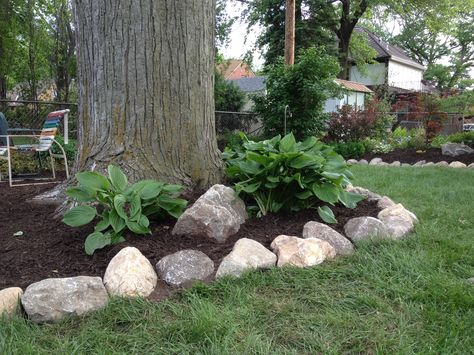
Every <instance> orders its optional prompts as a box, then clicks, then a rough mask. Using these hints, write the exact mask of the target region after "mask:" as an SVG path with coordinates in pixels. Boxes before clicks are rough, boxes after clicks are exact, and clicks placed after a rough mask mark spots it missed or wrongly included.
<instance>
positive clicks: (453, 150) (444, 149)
mask: <svg viewBox="0 0 474 355" xmlns="http://www.w3.org/2000/svg"><path fill="white" fill-rule="evenodd" d="M471 153H474V149H472V148H471V147H469V146H467V145H465V144H462V143H446V144H443V145H441V154H442V155H449V156H451V157H458V156H460V155H464V154H471Z"/></svg>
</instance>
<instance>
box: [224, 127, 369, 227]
mask: <svg viewBox="0 0 474 355" xmlns="http://www.w3.org/2000/svg"><path fill="white" fill-rule="evenodd" d="M241 138H242V145H241V146H237V147H235V148H234V149H230V148H226V150H225V151H224V153H223V158H224V160H225V162H226V174H227V176H228V177H229V178H230V179H231V180H233V181H234V183H235V184H234V188H235V190H236V191H237V193H238V194H243V195H245V196H246V197H247V198H248V199H250V200H253V201H255V203H256V206H254V207H253V208H254V209H256V210H257V215H265V214H267V213H268V212H278V211H280V210H282V209H287V210H291V211H298V210H300V209H305V208H315V209H317V211H318V213H319V216H320V217H321V219H322V220H324V221H325V222H327V223H336V222H337V221H336V219H335V217H334V213H333V212H332V210H331V208H330V206H333V205H335V204H336V203H338V202H339V203H342V204H343V205H344V206H346V207H348V208H355V207H356V205H357V202H359V201H360V200H362V199H363V197H362V196H360V195H358V194H354V193H350V192H347V191H345V189H344V188H345V187H346V186H347V185H348V184H350V179H351V178H352V174H351V172H350V171H349V170H348V169H347V165H346V162H345V160H344V158H342V157H341V156H340V155H339V154H337V153H335V152H334V151H333V149H332V148H331V147H329V146H327V145H324V144H323V143H321V142H320V141H319V140H317V139H316V138H314V137H310V138H308V139H306V140H305V141H304V142H296V141H295V137H294V136H293V134H292V133H290V134H288V135H286V136H285V137H283V138H281V136H276V137H274V138H272V139H270V140H265V141H261V142H253V141H250V140H248V139H247V137H246V136H245V135H244V134H241Z"/></svg>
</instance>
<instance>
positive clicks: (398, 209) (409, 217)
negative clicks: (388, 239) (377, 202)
mask: <svg viewBox="0 0 474 355" xmlns="http://www.w3.org/2000/svg"><path fill="white" fill-rule="evenodd" d="M377 217H378V219H379V220H381V221H382V222H383V223H384V224H385V226H386V227H387V230H388V231H389V233H390V235H391V236H392V238H393V239H401V238H403V237H405V236H406V235H407V234H409V233H410V232H412V231H413V228H414V223H415V222H418V219H417V218H416V216H415V215H414V214H413V213H411V212H410V211H408V210H407V209H406V208H405V207H403V205H402V204H400V203H399V204H396V205H393V206H390V207H387V208H385V209H383V210H382V211H380V212H379V214H378V215H377Z"/></svg>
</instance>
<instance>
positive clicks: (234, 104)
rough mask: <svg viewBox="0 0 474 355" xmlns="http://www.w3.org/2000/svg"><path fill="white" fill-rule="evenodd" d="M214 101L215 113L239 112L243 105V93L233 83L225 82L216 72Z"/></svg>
mask: <svg viewBox="0 0 474 355" xmlns="http://www.w3.org/2000/svg"><path fill="white" fill-rule="evenodd" d="M214 101H215V107H216V110H217V111H232V112H237V111H240V110H241V108H242V107H243V106H244V104H245V93H244V92H243V91H242V90H240V89H239V87H238V86H237V85H235V84H234V83H233V82H231V81H228V80H225V79H224V77H223V76H222V74H220V73H218V72H217V71H216V73H215V85H214Z"/></svg>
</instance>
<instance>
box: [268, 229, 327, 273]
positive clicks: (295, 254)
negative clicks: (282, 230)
mask: <svg viewBox="0 0 474 355" xmlns="http://www.w3.org/2000/svg"><path fill="white" fill-rule="evenodd" d="M271 248H272V250H273V251H274V252H275V253H276V254H277V255H278V263H277V265H278V266H279V267H281V266H284V265H293V266H297V267H309V266H314V265H318V264H321V263H322V262H323V261H324V260H326V259H331V258H334V257H335V256H336V250H335V249H334V247H333V246H332V245H331V244H329V243H328V242H326V241H324V240H320V239H317V238H308V239H302V238H298V237H291V236H288V235H279V236H278V237H276V238H275V239H274V240H273V242H272V244H271Z"/></svg>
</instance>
